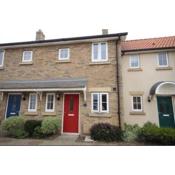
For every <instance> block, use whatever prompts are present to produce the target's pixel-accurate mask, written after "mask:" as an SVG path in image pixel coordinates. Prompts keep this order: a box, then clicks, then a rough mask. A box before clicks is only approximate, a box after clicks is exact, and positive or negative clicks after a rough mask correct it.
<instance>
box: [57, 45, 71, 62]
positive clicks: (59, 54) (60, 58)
mask: <svg viewBox="0 0 175 175" xmlns="http://www.w3.org/2000/svg"><path fill="white" fill-rule="evenodd" d="M64 49H67V51H68V54H67V57H66V58H62V57H61V51H62V50H64ZM69 59H70V49H69V48H61V49H59V50H58V60H60V61H64V60H69Z"/></svg>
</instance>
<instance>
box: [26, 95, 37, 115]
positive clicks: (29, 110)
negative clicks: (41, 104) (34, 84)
mask: <svg viewBox="0 0 175 175" xmlns="http://www.w3.org/2000/svg"><path fill="white" fill-rule="evenodd" d="M32 95H35V96H36V103H35V109H30V101H31V96H32ZM37 104H38V96H37V94H36V93H30V94H29V103H28V112H36V111H37Z"/></svg>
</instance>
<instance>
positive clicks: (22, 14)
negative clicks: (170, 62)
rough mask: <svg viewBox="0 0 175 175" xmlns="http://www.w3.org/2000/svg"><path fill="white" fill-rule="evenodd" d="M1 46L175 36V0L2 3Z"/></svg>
mask: <svg viewBox="0 0 175 175" xmlns="http://www.w3.org/2000/svg"><path fill="white" fill-rule="evenodd" d="M0 21H1V25H0V43H7V42H18V41H31V40H35V33H36V31H37V30H38V29H41V30H42V31H43V32H44V34H45V36H46V39H54V38H65V37H74V36H86V35H97V34H101V30H102V29H103V28H105V29H108V30H109V33H119V32H128V37H127V39H140V38H150V37H161V36H171V35H175V1H174V2H173V0H0Z"/></svg>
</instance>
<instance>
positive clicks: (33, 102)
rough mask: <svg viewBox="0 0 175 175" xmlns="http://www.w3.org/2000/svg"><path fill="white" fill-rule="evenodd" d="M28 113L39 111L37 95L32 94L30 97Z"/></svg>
mask: <svg viewBox="0 0 175 175" xmlns="http://www.w3.org/2000/svg"><path fill="white" fill-rule="evenodd" d="M28 111H29V112H36V111H37V94H36V93H32V94H30V95H29V105H28Z"/></svg>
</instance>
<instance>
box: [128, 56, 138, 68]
mask: <svg viewBox="0 0 175 175" xmlns="http://www.w3.org/2000/svg"><path fill="white" fill-rule="evenodd" d="M130 62H131V63H130V64H131V65H130V66H131V67H139V57H138V56H132V57H131V58H130Z"/></svg>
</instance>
